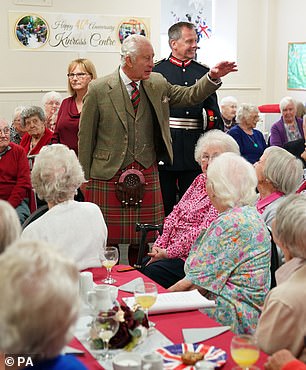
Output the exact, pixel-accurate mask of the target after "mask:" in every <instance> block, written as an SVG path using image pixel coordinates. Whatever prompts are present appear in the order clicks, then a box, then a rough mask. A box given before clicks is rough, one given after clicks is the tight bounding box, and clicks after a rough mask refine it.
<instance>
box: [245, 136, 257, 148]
mask: <svg viewBox="0 0 306 370" xmlns="http://www.w3.org/2000/svg"><path fill="white" fill-rule="evenodd" d="M247 137H248V138H249V139H250V140H251V141H252V143H253V146H254V148H258V144H257V143H256V141H255V140H254V139H253V138H252V136H251V135H249V134H247Z"/></svg>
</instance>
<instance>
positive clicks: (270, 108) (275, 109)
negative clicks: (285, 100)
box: [258, 104, 280, 113]
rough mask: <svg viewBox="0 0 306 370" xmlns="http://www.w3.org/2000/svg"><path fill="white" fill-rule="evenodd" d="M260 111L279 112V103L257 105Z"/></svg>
mask: <svg viewBox="0 0 306 370" xmlns="http://www.w3.org/2000/svg"><path fill="white" fill-rule="evenodd" d="M258 109H259V112H261V113H280V109H279V104H264V105H260V106H259V107H258Z"/></svg>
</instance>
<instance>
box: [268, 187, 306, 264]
mask: <svg viewBox="0 0 306 370" xmlns="http://www.w3.org/2000/svg"><path fill="white" fill-rule="evenodd" d="M305 223H306V194H290V195H288V196H287V197H285V199H284V200H283V201H282V203H281V204H280V205H279V206H278V208H277V211H276V215H275V225H274V228H273V231H274V234H275V237H276V238H277V239H279V241H280V242H281V243H283V244H284V246H285V247H286V248H287V249H288V250H289V252H290V254H291V256H292V257H301V258H304V259H306V242H305V241H306V232H305V229H304V227H303V226H302V225H305Z"/></svg>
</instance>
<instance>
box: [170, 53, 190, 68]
mask: <svg viewBox="0 0 306 370" xmlns="http://www.w3.org/2000/svg"><path fill="white" fill-rule="evenodd" d="M169 62H170V63H172V64H174V65H176V66H178V67H183V68H184V67H188V66H189V64H191V62H192V59H189V60H185V61H182V60H180V59H177V58H176V57H174V56H173V55H172V54H171V55H170V57H169Z"/></svg>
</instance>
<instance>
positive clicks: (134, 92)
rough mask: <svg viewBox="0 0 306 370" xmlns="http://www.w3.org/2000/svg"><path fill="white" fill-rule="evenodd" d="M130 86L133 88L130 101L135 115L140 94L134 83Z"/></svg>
mask: <svg viewBox="0 0 306 370" xmlns="http://www.w3.org/2000/svg"><path fill="white" fill-rule="evenodd" d="M131 86H132V88H133V90H132V93H131V100H132V104H133V108H134V112H135V114H136V113H137V109H138V105H139V102H140V92H139V90H138V88H137V85H136V83H135V82H134V81H132V82H131Z"/></svg>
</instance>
